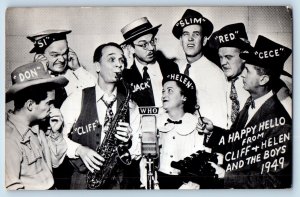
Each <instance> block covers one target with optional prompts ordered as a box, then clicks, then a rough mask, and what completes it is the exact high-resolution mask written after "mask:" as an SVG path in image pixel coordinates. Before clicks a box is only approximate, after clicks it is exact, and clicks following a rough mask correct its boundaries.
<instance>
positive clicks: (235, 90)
mask: <svg viewBox="0 0 300 197" xmlns="http://www.w3.org/2000/svg"><path fill="white" fill-rule="evenodd" d="M209 46H211V47H212V48H214V49H215V50H216V53H218V56H219V61H220V66H221V68H222V70H223V72H224V74H225V76H226V79H227V83H226V85H227V87H226V101H227V125H226V129H229V128H230V127H231V125H232V123H233V122H234V121H235V119H236V118H237V115H238V113H239V112H240V111H241V110H242V108H243V106H244V105H245V103H246V100H247V98H248V97H249V96H250V94H249V93H248V92H247V91H246V90H245V89H244V88H243V86H244V84H243V78H242V77H241V74H242V71H243V69H244V67H245V60H243V59H241V58H240V52H241V51H243V50H246V49H247V48H248V47H249V46H250V45H249V41H248V36H247V33H246V29H245V26H244V24H243V23H235V24H230V25H226V26H224V27H223V28H221V29H220V30H218V31H216V32H214V33H213V34H212V35H211V37H210V40H209Z"/></svg>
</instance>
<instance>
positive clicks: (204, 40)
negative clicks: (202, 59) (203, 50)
mask: <svg viewBox="0 0 300 197" xmlns="http://www.w3.org/2000/svg"><path fill="white" fill-rule="evenodd" d="M207 41H208V38H207V36H204V37H203V46H205V45H206V44H207Z"/></svg>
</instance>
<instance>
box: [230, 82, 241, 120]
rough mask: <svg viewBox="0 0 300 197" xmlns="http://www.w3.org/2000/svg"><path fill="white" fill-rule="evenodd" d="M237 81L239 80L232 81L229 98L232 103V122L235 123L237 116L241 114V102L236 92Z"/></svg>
mask: <svg viewBox="0 0 300 197" xmlns="http://www.w3.org/2000/svg"><path fill="white" fill-rule="evenodd" d="M236 80H237V78H235V79H234V80H232V82H231V89H230V95H229V98H230V99H231V101H232V104H231V122H234V121H235V119H236V117H237V115H238V114H239V111H240V102H239V100H238V95H237V92H236V88H235V85H234V83H235V81H236Z"/></svg>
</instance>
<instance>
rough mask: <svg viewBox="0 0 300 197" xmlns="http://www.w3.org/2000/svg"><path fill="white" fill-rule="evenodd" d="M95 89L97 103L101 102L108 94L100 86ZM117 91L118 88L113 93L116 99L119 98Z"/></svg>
mask: <svg viewBox="0 0 300 197" xmlns="http://www.w3.org/2000/svg"><path fill="white" fill-rule="evenodd" d="M95 89H96V101H99V100H100V99H101V98H102V97H103V96H104V94H106V93H105V92H104V91H103V90H102V89H101V88H100V86H99V85H96V86H95ZM117 89H118V88H117V87H116V88H115V90H114V91H113V93H112V94H113V95H114V97H115V98H116V97H117ZM106 95H107V94H106Z"/></svg>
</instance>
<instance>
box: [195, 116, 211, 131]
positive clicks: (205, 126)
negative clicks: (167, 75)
mask: <svg viewBox="0 0 300 197" xmlns="http://www.w3.org/2000/svg"><path fill="white" fill-rule="evenodd" d="M213 128H214V125H213V123H212V121H211V120H209V119H207V118H205V117H203V118H201V119H200V118H199V121H198V123H197V125H196V130H197V131H198V133H200V134H208V133H210V132H211V131H212V130H213Z"/></svg>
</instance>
